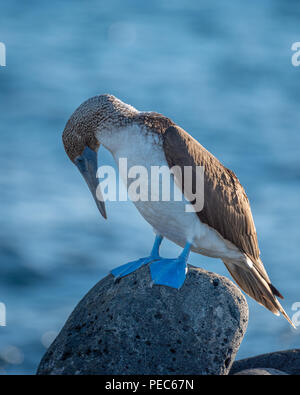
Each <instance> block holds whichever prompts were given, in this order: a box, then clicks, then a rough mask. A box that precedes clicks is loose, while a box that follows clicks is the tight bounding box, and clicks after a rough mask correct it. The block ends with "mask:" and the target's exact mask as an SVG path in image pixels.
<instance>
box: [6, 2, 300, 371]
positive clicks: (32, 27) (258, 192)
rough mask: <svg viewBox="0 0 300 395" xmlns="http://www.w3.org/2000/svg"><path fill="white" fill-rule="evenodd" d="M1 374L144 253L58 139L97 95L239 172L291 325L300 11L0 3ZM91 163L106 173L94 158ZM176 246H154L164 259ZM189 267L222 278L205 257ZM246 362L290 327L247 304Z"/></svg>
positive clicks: (130, 215) (126, 209)
mask: <svg viewBox="0 0 300 395" xmlns="http://www.w3.org/2000/svg"><path fill="white" fill-rule="evenodd" d="M0 41H1V42H4V43H5V44H6V48H7V66H6V67H0V138H1V140H0V169H1V170H0V189H1V195H0V196H1V197H0V199H1V204H0V221H1V226H0V302H2V303H5V305H6V308H7V326H6V327H0V373H1V374H21V373H22V374H33V373H35V371H36V368H37V366H38V363H39V361H40V359H41V358H42V356H43V354H44V352H45V350H46V348H47V347H48V346H49V344H50V342H51V341H52V340H53V338H54V336H55V335H56V334H57V333H58V332H59V330H60V329H61V328H62V326H63V324H64V322H65V321H66V319H67V317H68V316H69V314H70V313H71V311H72V310H73V309H74V307H75V306H76V304H77V303H78V302H79V300H80V299H81V298H82V297H83V296H84V295H85V294H86V293H87V291H88V290H89V289H90V288H91V287H92V286H93V285H94V284H95V283H96V282H98V281H99V280H100V279H101V278H102V277H104V276H105V275H106V274H107V273H108V272H109V270H111V269H112V268H114V267H116V266H118V265H120V264H123V263H125V262H127V261H129V260H133V259H135V258H138V257H141V256H145V255H146V254H147V253H148V251H149V250H150V249H151V247H152V243H153V233H152V229H151V227H150V226H149V225H148V224H147V223H146V222H145V221H144V220H143V218H142V217H141V216H140V214H139V213H138V212H137V210H136V209H135V208H134V206H133V204H132V203H130V202H126V203H124V202H120V203H118V202H115V203H110V202H108V203H107V204H106V207H107V213H108V220H107V221H104V219H103V218H102V217H101V216H100V214H99V213H98V211H97V208H96V206H95V203H94V201H93V200H92V197H91V195H90V193H89V191H88V189H87V187H86V185H85V184H84V182H83V180H82V178H81V176H80V174H79V172H78V171H77V169H76V168H75V167H74V166H73V165H72V163H71V162H70V161H69V159H68V158H67V156H66V154H65V152H64V149H63V146H62V142H61V134H62V131H63V129H64V126H65V123H66V122H67V120H68V118H69V116H70V115H71V114H72V112H73V111H74V109H75V108H76V107H77V106H78V105H79V104H81V103H82V102H83V101H84V100H85V99H87V98H89V97H91V96H94V95H97V94H101V93H111V94H113V95H115V96H117V97H119V98H120V99H121V100H123V101H125V102H127V103H129V104H131V105H133V106H135V107H137V108H138V109H140V110H153V111H157V112H160V113H163V114H164V115H166V116H168V117H170V118H171V119H173V120H174V121H175V122H176V123H177V124H179V125H180V126H182V127H183V128H184V129H185V130H187V131H188V132H189V133H190V134H192V135H193V136H194V137H195V138H196V139H198V140H199V141H200V142H201V144H203V145H204V146H205V147H206V148H207V149H209V150H210V151H211V152H212V153H213V154H214V155H216V156H217V157H218V158H219V159H220V160H221V161H222V162H223V163H224V164H225V165H226V166H227V167H229V168H231V169H232V170H233V171H234V172H235V173H236V174H237V176H238V177H239V179H240V181H241V183H242V184H243V185H244V187H245V189H246V191H247V194H248V196H249V199H250V202H251V206H252V210H253V215H254V219H255V223H256V227H257V231H258V236H259V241H260V249H261V252H262V259H263V261H264V264H265V266H266V268H267V270H268V272H269V274H270V277H271V279H272V281H273V283H274V284H275V285H276V286H277V287H278V288H279V290H280V291H281V292H282V293H283V295H285V300H284V301H283V306H284V307H285V309H286V311H287V312H288V313H289V314H290V315H291V316H292V315H293V314H294V312H293V311H292V305H293V303H295V302H300V289H299V275H300V262H299V245H300V210H299V196H300V132H299V126H300V107H299V104H300V67H294V66H293V65H292V62H291V57H292V55H293V52H292V51H291V46H292V44H293V43H294V42H297V41H300V3H299V1H296V0H295V1H291V0H290V1H286V0H282V1H279V0H254V1H251V2H241V1H237V0H231V1H228V2H220V1H212V0H205V1H196V0H191V1H182V0H173V1H167V0H151V1H149V2H142V1H139V0H126V1H122V0H111V1H109V2H107V1H100V0H89V1H82V0H73V1H72V2H68V1H61V0H60V1H59V0H52V1H51V2H46V1H38V0H27V1H17V0H10V1H4V0H0ZM100 164H102V165H104V164H113V160H112V158H111V156H110V154H109V153H108V152H106V151H105V150H104V149H101V150H100ZM179 250H180V249H179V248H178V247H177V246H175V245H173V244H172V243H170V242H164V243H163V248H162V253H163V255H165V256H168V257H173V256H175V255H177V254H178V252H179ZM190 263H191V264H194V265H196V266H201V267H203V268H205V269H207V270H210V271H214V272H217V273H219V274H222V275H226V276H229V274H228V273H227V271H226V269H225V268H224V266H223V263H222V262H221V261H219V260H214V259H210V258H206V257H203V256H200V255H196V254H192V255H191V258H190ZM247 300H248V302H249V309H250V320H249V327H248V331H247V334H246V336H245V338H244V341H243V343H242V345H241V348H240V351H239V353H238V358H245V357H249V356H253V355H257V354H260V353H266V352H272V351H276V350H282V349H288V348H299V347H300V329H299V330H292V329H291V328H290V327H289V325H288V323H287V322H286V321H285V320H284V319H283V318H278V317H275V316H273V315H272V314H271V313H270V312H268V311H267V310H265V309H264V308H263V307H261V306H259V305H258V304H257V303H255V302H254V301H252V300H250V299H249V298H247Z"/></svg>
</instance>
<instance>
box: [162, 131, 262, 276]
mask: <svg viewBox="0 0 300 395" xmlns="http://www.w3.org/2000/svg"><path fill="white" fill-rule="evenodd" d="M163 146H164V151H165V155H166V159H167V162H168V165H169V167H170V168H171V167H173V166H179V167H180V168H181V169H182V172H181V173H182V178H183V177H184V172H183V167H184V166H192V168H193V180H192V183H193V184H194V183H195V177H196V166H203V167H204V208H203V210H202V211H200V212H197V215H198V217H199V219H200V220H201V221H202V222H203V223H205V224H207V225H209V226H211V227H212V228H214V229H215V230H217V231H218V232H219V233H220V234H221V236H222V237H223V238H224V239H226V240H229V241H230V242H232V243H233V244H234V245H235V246H237V247H238V248H239V249H240V250H241V251H243V252H244V253H245V254H247V255H248V256H249V258H250V259H251V260H253V261H254V262H257V261H258V259H259V255H260V251H259V247H258V240H257V233H256V229H255V225H254V221H253V217H252V213H251V208H250V204H249V200H248V198H247V195H246V193H245V191H244V188H243V187H242V185H241V184H240V182H239V180H238V178H237V177H236V175H235V174H234V173H233V172H232V171H231V170H229V169H227V168H226V167H225V166H223V165H222V164H221V163H220V162H219V161H218V159H216V158H215V157H214V156H213V155H212V154H211V153H210V152H208V151H207V150H206V149H205V148H204V147H203V146H202V145H201V144H200V143H199V142H198V141H197V140H195V139H194V138H193V137H191V136H190V135H189V134H188V133H187V132H185V131H184V130H183V129H181V128H180V127H178V126H170V127H169V128H167V129H166V131H165V132H164V133H163ZM175 181H176V177H175ZM177 181H179V182H178V183H179V185H181V186H184V180H183V179H182V180H177ZM183 193H184V194H185V196H186V193H185V191H184V190H183ZM261 269H262V271H263V272H264V276H267V274H266V272H265V269H264V268H263V265H262V268H261Z"/></svg>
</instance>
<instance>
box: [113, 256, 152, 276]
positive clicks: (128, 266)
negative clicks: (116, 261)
mask: <svg viewBox="0 0 300 395" xmlns="http://www.w3.org/2000/svg"><path fill="white" fill-rule="evenodd" d="M154 260H155V257H152V256H149V257H146V258H140V259H138V260H137V261H133V262H128V263H125V265H122V266H119V267H117V268H115V269H113V270H112V271H111V274H112V275H113V276H114V277H116V280H117V279H118V278H121V277H125V276H127V274H130V273H132V272H135V271H136V270H138V269H139V268H140V267H142V266H143V265H147V264H148V263H150V262H153V261H154Z"/></svg>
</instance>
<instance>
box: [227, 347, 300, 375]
mask: <svg viewBox="0 0 300 395" xmlns="http://www.w3.org/2000/svg"><path fill="white" fill-rule="evenodd" d="M258 368H263V369H265V368H271V369H277V370H280V371H283V372H286V373H288V374H291V375H300V349H295V350H287V351H278V352H273V353H270V354H263V355H258V356H256V357H252V358H247V359H241V360H240V361H236V362H234V364H233V366H232V369H231V371H230V374H235V373H238V372H241V371H242V370H246V369H258Z"/></svg>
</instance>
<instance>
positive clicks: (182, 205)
mask: <svg viewBox="0 0 300 395" xmlns="http://www.w3.org/2000/svg"><path fill="white" fill-rule="evenodd" d="M112 154H113V156H114V158H115V160H116V163H117V164H119V159H120V158H126V159H127V164H128V170H129V169H130V168H132V167H133V166H143V167H144V168H146V169H147V173H148V175H149V176H148V179H145V178H141V179H140V181H141V188H140V189H142V188H145V189H146V187H149V191H148V197H149V196H150V188H151V182H148V180H150V174H151V167H152V166H168V164H167V161H166V158H165V155H164V151H163V149H162V146H161V144H160V142H159V138H158V136H156V135H154V136H153V135H151V134H150V135H149V134H148V135H147V136H146V135H144V134H143V133H141V131H140V130H138V131H136V130H135V129H133V128H130V129H129V128H128V129H127V130H124V131H123V134H122V144H121V147H117V149H115V150H114V151H112ZM119 170H120V174H121V175H122V173H124V172H123V171H122V169H119ZM123 181H124V182H125V183H126V184H127V188H128V192H129V197H132V196H131V194H130V188H131V184H132V182H134V179H127V180H126V179H125V178H124V177H123ZM146 184H147V185H146ZM159 185H160V188H161V187H162V185H161V183H160V184H159ZM170 186H171V188H170V189H171V191H173V190H176V191H177V193H178V195H181V196H182V200H181V201H175V200H174V198H172V199H171V200H170V201H162V200H161V199H160V200H159V201H151V199H148V200H147V201H134V202H133V203H134V204H135V206H136V208H137V209H138V211H139V212H140V213H141V215H142V216H143V217H144V218H145V220H146V221H147V222H149V224H151V225H152V227H153V228H154V230H155V232H156V233H158V234H160V235H162V236H164V237H166V238H167V239H169V240H171V241H173V242H174V243H176V244H178V245H180V246H181V247H184V245H185V244H186V243H187V242H190V243H191V244H192V251H194V252H197V253H200V254H203V255H207V256H211V257H215V258H224V259H225V258H226V259H231V260H235V259H237V260H239V259H240V258H241V256H242V254H241V252H240V251H239V250H238V249H237V248H236V247H235V246H233V245H231V243H229V242H226V241H225V240H224V239H223V238H222V237H221V236H220V234H219V233H218V232H216V231H215V230H214V229H213V228H211V227H209V226H208V225H206V224H203V223H202V222H201V221H200V219H199V217H198V216H197V214H196V213H195V212H186V205H190V203H189V202H187V201H186V199H185V198H184V197H183V195H182V193H181V191H178V189H177V186H176V184H175V183H174V179H173V176H171V181H170ZM145 189H144V190H145ZM177 193H176V195H177ZM171 196H172V194H171Z"/></svg>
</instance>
